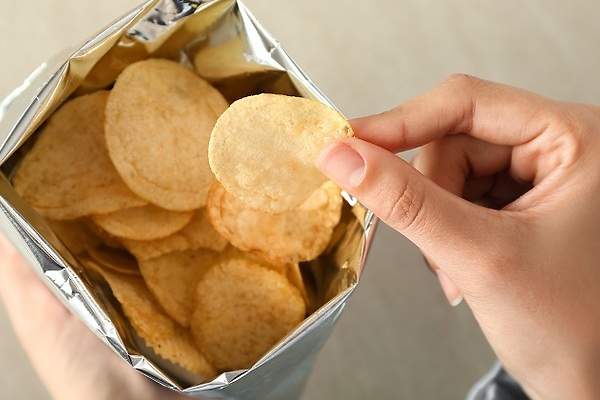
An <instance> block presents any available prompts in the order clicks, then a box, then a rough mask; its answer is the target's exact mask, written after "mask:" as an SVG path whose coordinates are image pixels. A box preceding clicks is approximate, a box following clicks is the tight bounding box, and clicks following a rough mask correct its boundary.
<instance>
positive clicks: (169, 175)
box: [106, 59, 227, 211]
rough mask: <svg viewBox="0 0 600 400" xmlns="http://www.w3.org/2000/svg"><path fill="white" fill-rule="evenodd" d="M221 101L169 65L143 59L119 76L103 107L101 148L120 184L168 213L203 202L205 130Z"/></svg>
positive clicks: (209, 177)
mask: <svg viewBox="0 0 600 400" xmlns="http://www.w3.org/2000/svg"><path fill="white" fill-rule="evenodd" d="M225 108H227V102H226V101H225V99H224V98H223V97H222V96H221V94H220V93H219V92H218V91H217V90H216V89H214V88H213V87H212V86H211V85H210V84H208V83H207V82H205V81H204V80H202V79H201V78H200V77H198V76H197V75H195V74H194V73H193V72H192V71H190V70H189V69H187V68H185V67H184V66H182V65H180V64H177V63H176V62H173V61H168V60H160V59H149V60H145V61H140V62H137V63H134V64H131V65H129V66H128V67H127V68H125V70H124V71H123V72H122V73H121V75H119V77H118V78H117V81H116V83H115V86H114V88H113V90H112V92H111V94H110V96H109V99H108V103H107V105H106V143H107V145H108V152H109V154H110V158H111V159H112V161H113V163H114V164H115V167H116V168H117V170H118V171H119V173H120V174H121V176H122V177H123V180H124V181H125V183H126V184H127V185H128V186H129V187H130V188H131V190H133V191H134V192H135V193H136V194H137V195H139V196H140V197H142V198H144V199H146V200H148V201H149V202H151V203H153V204H155V205H157V206H160V207H162V208H166V209H167V210H174V211H188V210H193V209H195V208H199V207H201V206H203V205H204V204H205V203H206V194H207V192H208V188H209V186H210V184H211V182H212V181H213V180H214V177H213V175H212V173H211V171H210V169H209V167H208V159H207V158H208V156H207V147H208V139H209V136H210V133H211V129H212V127H213V126H214V124H215V121H216V120H217V117H218V116H219V115H220V114H221V113H222V112H223V111H224V110H225Z"/></svg>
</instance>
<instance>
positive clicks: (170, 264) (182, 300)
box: [140, 249, 219, 327]
mask: <svg viewBox="0 0 600 400" xmlns="http://www.w3.org/2000/svg"><path fill="white" fill-rule="evenodd" d="M218 259H219V254H218V253H216V252H214V251H210V250H205V249H199V250H187V251H181V252H180V251H177V252H173V253H169V254H165V255H163V256H160V257H157V258H152V259H150V260H145V261H140V271H141V272H142V276H143V277H144V280H145V281H146V285H148V288H150V290H151V291H152V293H154V296H155V297H156V299H157V300H158V302H159V303H160V305H161V306H162V307H163V308H164V309H165V311H166V312H167V314H169V316H170V317H171V318H173V319H174V320H175V321H177V322H179V324H180V325H182V326H184V327H187V326H189V325H190V319H191V318H192V314H193V312H194V308H195V302H194V297H195V292H196V286H197V285H198V282H199V281H200V278H202V276H203V275H204V273H206V271H208V270H209V269H210V267H212V266H213V265H214V264H215V263H216V262H217V261H218Z"/></svg>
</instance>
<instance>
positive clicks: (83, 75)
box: [0, 0, 376, 399]
mask: <svg viewBox="0 0 600 400" xmlns="http://www.w3.org/2000/svg"><path fill="white" fill-rule="evenodd" d="M148 57H161V58H169V59H172V60H176V61H179V62H180V63H183V64H186V65H189V66H192V65H195V66H196V69H197V71H198V72H199V74H200V75H201V76H202V77H203V78H205V79H207V80H208V81H210V82H211V83H212V84H213V85H214V86H215V87H216V88H218V89H219V90H220V91H221V92H222V93H223V95H224V96H225V97H226V98H227V100H228V101H230V102H232V101H234V100H236V99H238V98H241V97H244V96H247V95H250V94H256V93H260V92H269V93H281V94H288V95H299V96H303V97H308V98H313V99H317V100H319V101H321V102H324V103H326V104H329V105H330V106H332V107H334V105H333V104H332V103H331V101H329V100H328V99H327V97H325V96H324V95H323V94H322V93H321V92H320V91H319V89H318V88H317V87H316V86H315V85H314V84H313V83H312V82H311V81H310V79H309V78H308V77H307V76H306V75H305V74H304V72H303V71H302V70H301V69H300V68H299V67H298V66H297V65H296V64H295V63H294V61H293V60H292V59H291V58H290V57H289V56H288V55H287V54H286V52H285V51H284V50H283V48H282V47H281V45H280V44H279V42H277V41H276V40H275V39H274V38H273V37H271V35H270V34H269V33H268V32H267V31H266V30H265V29H264V28H263V27H262V26H261V25H260V24H259V23H258V22H257V20H256V19H255V17H254V16H253V15H252V14H251V13H250V12H249V11H248V9H247V8H246V7H245V6H244V4H243V3H241V2H240V1H236V0H212V1H211V0H207V1H201V0H196V1H194V0H151V1H147V2H146V3H144V4H142V5H140V6H139V7H137V8H135V9H134V10H132V11H131V12H129V13H127V14H126V15H124V16H123V17H121V18H120V19H118V20H116V21H114V23H112V24H111V25H110V26H108V27H107V28H105V29H103V30H102V31H100V32H99V33H98V34H97V35H96V36H94V37H92V38H91V39H89V40H87V41H86V42H84V43H83V44H82V45H81V46H80V47H78V48H76V49H70V50H65V51H64V52H62V53H61V54H59V55H57V56H55V57H54V58H53V59H52V60H49V61H47V62H45V63H43V64H42V65H40V66H39V67H38V68H37V69H36V70H35V71H33V73H32V74H31V75H30V76H29V77H28V78H27V79H26V80H25V82H24V83H23V84H22V85H21V86H20V87H18V88H17V89H16V90H14V91H13V92H12V93H11V94H10V95H9V96H8V97H7V98H6V99H5V100H4V101H3V102H2V103H1V104H0V143H2V144H1V146H0V166H1V169H2V173H3V174H2V176H1V177H0V210H1V212H0V228H1V229H2V231H3V233H4V234H5V235H6V236H7V238H8V239H9V240H10V241H11V242H12V243H13V244H14V245H15V246H16V247H17V248H18V250H19V251H20V252H21V253H22V254H23V256H24V257H25V258H26V259H27V261H28V262H29V264H30V265H31V266H32V267H33V268H34V269H35V270H36V272H38V274H39V276H40V278H41V279H42V280H43V281H44V282H45V283H46V284H47V285H48V287H49V288H50V289H51V290H52V291H53V292H54V293H55V294H56V295H57V297H58V298H59V299H61V300H62V301H63V303H64V304H65V305H66V306H67V307H68V308H69V309H70V310H71V311H72V312H73V313H75V314H76V315H78V316H79V317H80V318H81V319H82V320H83V321H84V323H85V324H86V325H87V327H89V329H90V330H92V331H93V332H94V333H95V334H96V335H97V336H98V337H99V338H100V339H101V340H102V341H104V342H105V343H106V344H107V345H108V346H109V347H110V348H111V349H112V350H113V351H115V352H116V353H117V354H118V355H119V356H120V357H122V358H123V359H124V360H125V361H126V362H127V363H129V364H130V365H131V366H132V367H133V368H135V369H136V370H138V371H140V372H141V373H143V374H144V375H146V376H147V377H149V378H150V379H152V380H154V381H156V382H158V383H159V384H161V385H164V386H165V387H168V388H171V389H173V390H176V391H178V392H181V393H185V394H187V395H190V396H194V397H202V398H227V399H229V398H232V399H256V398H260V399H279V398H285V399H289V398H296V397H298V396H299V395H300V393H301V391H302V388H303V386H304V383H305V381H306V377H307V376H308V372H310V369H311V366H312V364H313V362H314V359H315V356H316V355H317V353H318V351H319V349H320V348H321V346H322V345H323V343H324V342H325V340H326V339H327V337H328V336H329V335H330V333H331V331H332V328H333V325H334V323H335V321H336V320H337V318H338V317H339V315H340V313H341V311H342V310H343V308H344V306H345V304H346V303H347V301H348V298H349V296H350V295H351V294H352V292H353V290H354V289H355V287H356V285H357V283H358V281H359V278H360V275H361V272H362V269H363V267H364V263H365V259H366V254H367V251H368V248H369V245H370V242H371V239H372V236H373V233H374V230H375V222H376V220H375V218H374V217H373V215H372V213H371V212H370V211H368V210H366V209H365V208H364V207H362V206H361V205H360V204H358V203H357V202H356V200H355V199H354V198H353V197H352V196H350V195H348V194H346V193H344V198H345V200H346V204H345V206H344V210H343V214H342V220H341V222H340V225H339V226H338V228H337V229H336V232H335V233H334V238H335V239H334V240H332V243H331V244H330V246H329V248H328V249H327V250H326V251H325V253H324V254H323V255H322V256H321V257H320V258H318V259H317V260H315V261H312V262H310V263H304V265H302V269H303V275H305V276H309V277H310V282H307V284H309V285H310V286H311V289H312V291H313V293H314V299H315V300H314V303H315V304H313V307H312V310H313V312H312V314H311V315H310V316H309V317H307V319H306V320H305V321H304V322H303V323H302V324H301V325H300V326H299V327H297V329H295V330H294V331H293V332H291V333H290V334H289V335H287V336H286V337H285V338H284V339H282V340H281V341H280V342H279V343H278V344H277V345H276V346H275V347H274V348H272V349H271V350H270V351H269V352H268V353H267V354H265V355H264V356H263V357H262V358H261V359H260V360H259V361H258V362H257V363H256V364H255V365H253V366H252V367H251V368H250V369H248V370H241V371H231V372H226V373H223V374H221V375H220V376H218V377H217V378H216V379H214V380H213V381H210V382H205V383H202V384H197V382H193V379H190V378H189V377H188V376H186V374H185V372H184V371H181V370H179V369H178V368H177V367H175V366H173V365H170V364H169V363H168V362H165V361H164V360H161V359H160V358H159V357H157V356H155V355H153V354H152V352H151V350H149V349H147V348H144V346H143V344H142V343H140V340H139V338H137V336H136V335H135V332H133V330H132V329H131V327H130V326H129V324H128V323H127V321H126V319H125V317H124V316H123V315H122V312H121V311H120V308H119V306H118V303H116V301H115V299H114V298H113V297H112V295H111V293H110V290H109V289H108V287H107V286H106V285H104V284H103V282H100V281H98V280H97V278H95V277H93V276H88V274H87V273H86V271H85V270H84V269H82V268H81V267H80V264H79V263H78V261H77V259H76V258H75V257H74V256H73V255H71V254H70V253H69V251H68V250H67V249H66V247H65V246H64V245H63V244H62V243H61V241H60V239H59V238H58V237H57V236H56V235H55V234H54V232H53V231H52V230H51V229H50V227H49V226H48V225H47V224H46V223H45V221H44V220H43V218H42V217H40V216H39V215H38V214H37V213H36V212H35V211H34V210H33V209H31V208H30V207H29V206H28V205H27V204H25V202H24V201H23V200H22V199H20V197H19V196H18V195H17V194H16V192H15V191H14V189H13V188H12V186H11V184H10V178H11V175H12V172H13V170H14V168H15V165H17V164H18V162H19V160H20V158H21V157H22V154H24V153H25V152H26V151H27V149H28V148H29V146H30V143H31V142H32V140H35V136H36V133H37V131H38V128H39V127H40V126H41V125H42V124H43V123H44V121H45V120H46V119H47V118H48V117H49V116H50V115H51V114H52V112H54V111H55V110H56V109H57V107H58V106H60V105H61V104H62V103H63V102H64V101H65V100H67V99H69V98H70V97H73V96H77V95H80V94H84V93H88V92H92V91H95V90H98V89H104V88H110V87H111V85H112V84H113V82H114V80H115V78H116V77H117V76H118V74H119V73H120V72H121V71H122V70H123V69H124V68H125V67H126V66H127V65H129V64H131V63H133V62H136V61H139V60H142V59H145V58H148ZM65 145H68V143H65ZM305 272H306V274H305ZM40 334H43V333H40Z"/></svg>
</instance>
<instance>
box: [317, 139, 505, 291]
mask: <svg viewBox="0 0 600 400" xmlns="http://www.w3.org/2000/svg"><path fill="white" fill-rule="evenodd" d="M317 166H318V167H319V168H320V169H321V170H322V171H323V172H324V173H325V174H326V175H327V176H328V177H329V178H330V179H332V180H333V181H335V182H337V183H338V184H339V185H340V186H342V187H343V188H344V189H345V190H346V191H348V192H349V193H352V194H353V195H354V196H356V197H357V198H358V199H359V200H360V202H361V203H362V204H363V205H365V206H366V207H367V208H369V209H370V210H372V211H373V212H374V213H375V215H377V216H378V217H379V218H380V219H381V220H382V221H383V222H385V223H386V224H387V225H389V226H391V227H392V228H394V229H395V230H396V231H398V232H400V233H402V234H403V235H404V236H406V237H407V238H408V239H409V240H410V241H412V242H413V243H414V244H416V245H417V246H418V247H419V248H421V250H423V252H425V253H426V254H427V255H428V256H429V257H430V258H431V259H432V260H434V261H436V263H437V264H439V266H440V268H443V269H444V270H445V271H444V272H446V273H447V274H448V276H449V277H450V278H451V279H452V281H454V282H455V283H456V284H457V285H458V286H459V287H460V286H462V285H461V281H463V282H464V280H465V279H467V280H469V279H470V278H469V276H464V275H465V274H472V272H473V271H472V270H471V271H468V270H469V268H465V263H467V264H468V263H469V260H471V262H472V263H476V262H477V260H481V259H482V255H483V254H485V252H486V251H488V250H489V249H490V247H491V248H495V247H497V243H498V238H495V237H494V232H501V231H502V228H501V226H499V225H500V224H502V223H503V221H505V220H506V218H501V217H500V215H499V212H498V211H496V210H491V209H486V208H483V207H480V206H477V205H475V204H472V203H469V202H467V201H466V200H463V199H462V198H460V197H458V196H455V195H454V194H451V193H450V192H447V191H445V190H444V189H442V188H441V187H439V186H437V185H436V184H435V183H433V182H432V181H430V180H429V179H427V178H426V177H425V176H423V175H421V174H420V173H419V172H418V171H417V170H416V169H414V168H413V167H411V166H410V165H409V164H408V163H406V162H405V161H404V160H402V159H401V158H399V157H397V156H396V155H395V154H393V153H391V152H389V151H388V150H385V149H383V148H381V147H378V146H376V145H373V144H371V143H368V142H365V141H363V140H360V139H357V138H349V139H345V140H342V141H340V142H337V143H334V144H332V145H330V146H329V147H327V148H326V149H325V150H323V152H322V153H321V155H320V157H319V159H318V161H317ZM494 243H495V244H494Z"/></svg>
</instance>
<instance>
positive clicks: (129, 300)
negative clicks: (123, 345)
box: [87, 261, 217, 379]
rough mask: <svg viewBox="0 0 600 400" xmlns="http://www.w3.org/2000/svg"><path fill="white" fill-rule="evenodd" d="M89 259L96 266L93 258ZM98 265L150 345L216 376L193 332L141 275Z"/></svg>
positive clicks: (191, 368) (168, 357)
mask: <svg viewBox="0 0 600 400" xmlns="http://www.w3.org/2000/svg"><path fill="white" fill-rule="evenodd" d="M87 263H88V266H90V267H92V268H94V265H93V264H94V263H93V262H91V263H90V262H89V261H88V262H87ZM90 264H91V265H90ZM94 269H95V270H96V271H97V272H99V273H100V274H101V275H102V276H103V277H104V279H106V281H107V282H108V285H109V286H110V288H111V289H112V292H113V295H114V296H115V298H116V299H117V300H118V301H119V303H121V306H122V307H123V312H124V313H125V315H126V316H127V318H128V319H129V322H130V323H131V325H132V326H133V328H134V329H135V330H136V332H137V333H138V335H139V336H140V337H141V338H142V339H143V340H144V342H145V343H146V345H147V346H148V347H150V348H152V349H153V350H154V352H155V353H156V354H158V355H159V356H160V357H163V358H165V359H166V360H169V361H171V362H173V363H174V364H177V365H180V366H182V367H183V368H185V369H187V370H188V371H190V372H192V373H194V374H197V375H199V376H201V377H203V378H205V379H211V378H213V377H214V376H216V374H217V373H216V371H215V369H214V368H213V367H212V366H211V365H210V363H209V362H208V361H207V360H206V358H205V357H204V355H203V354H202V353H201V352H200V351H199V350H198V349H197V348H196V347H195V346H194V342H193V340H192V338H191V337H190V334H189V332H188V331H187V330H185V329H183V328H181V327H180V326H179V325H177V323H175V321H173V320H171V319H170V318H169V317H168V316H167V315H165V314H164V312H163V311H162V309H161V308H160V306H159V305H158V304H157V303H156V301H155V300H154V299H153V298H152V293H150V291H149V290H148V288H147V287H146V285H145V284H144V281H143V280H142V279H141V278H139V277H134V276H127V275H121V274H116V273H114V272H109V271H107V270H106V269H102V268H97V266H96V267H95V268H94Z"/></svg>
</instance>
